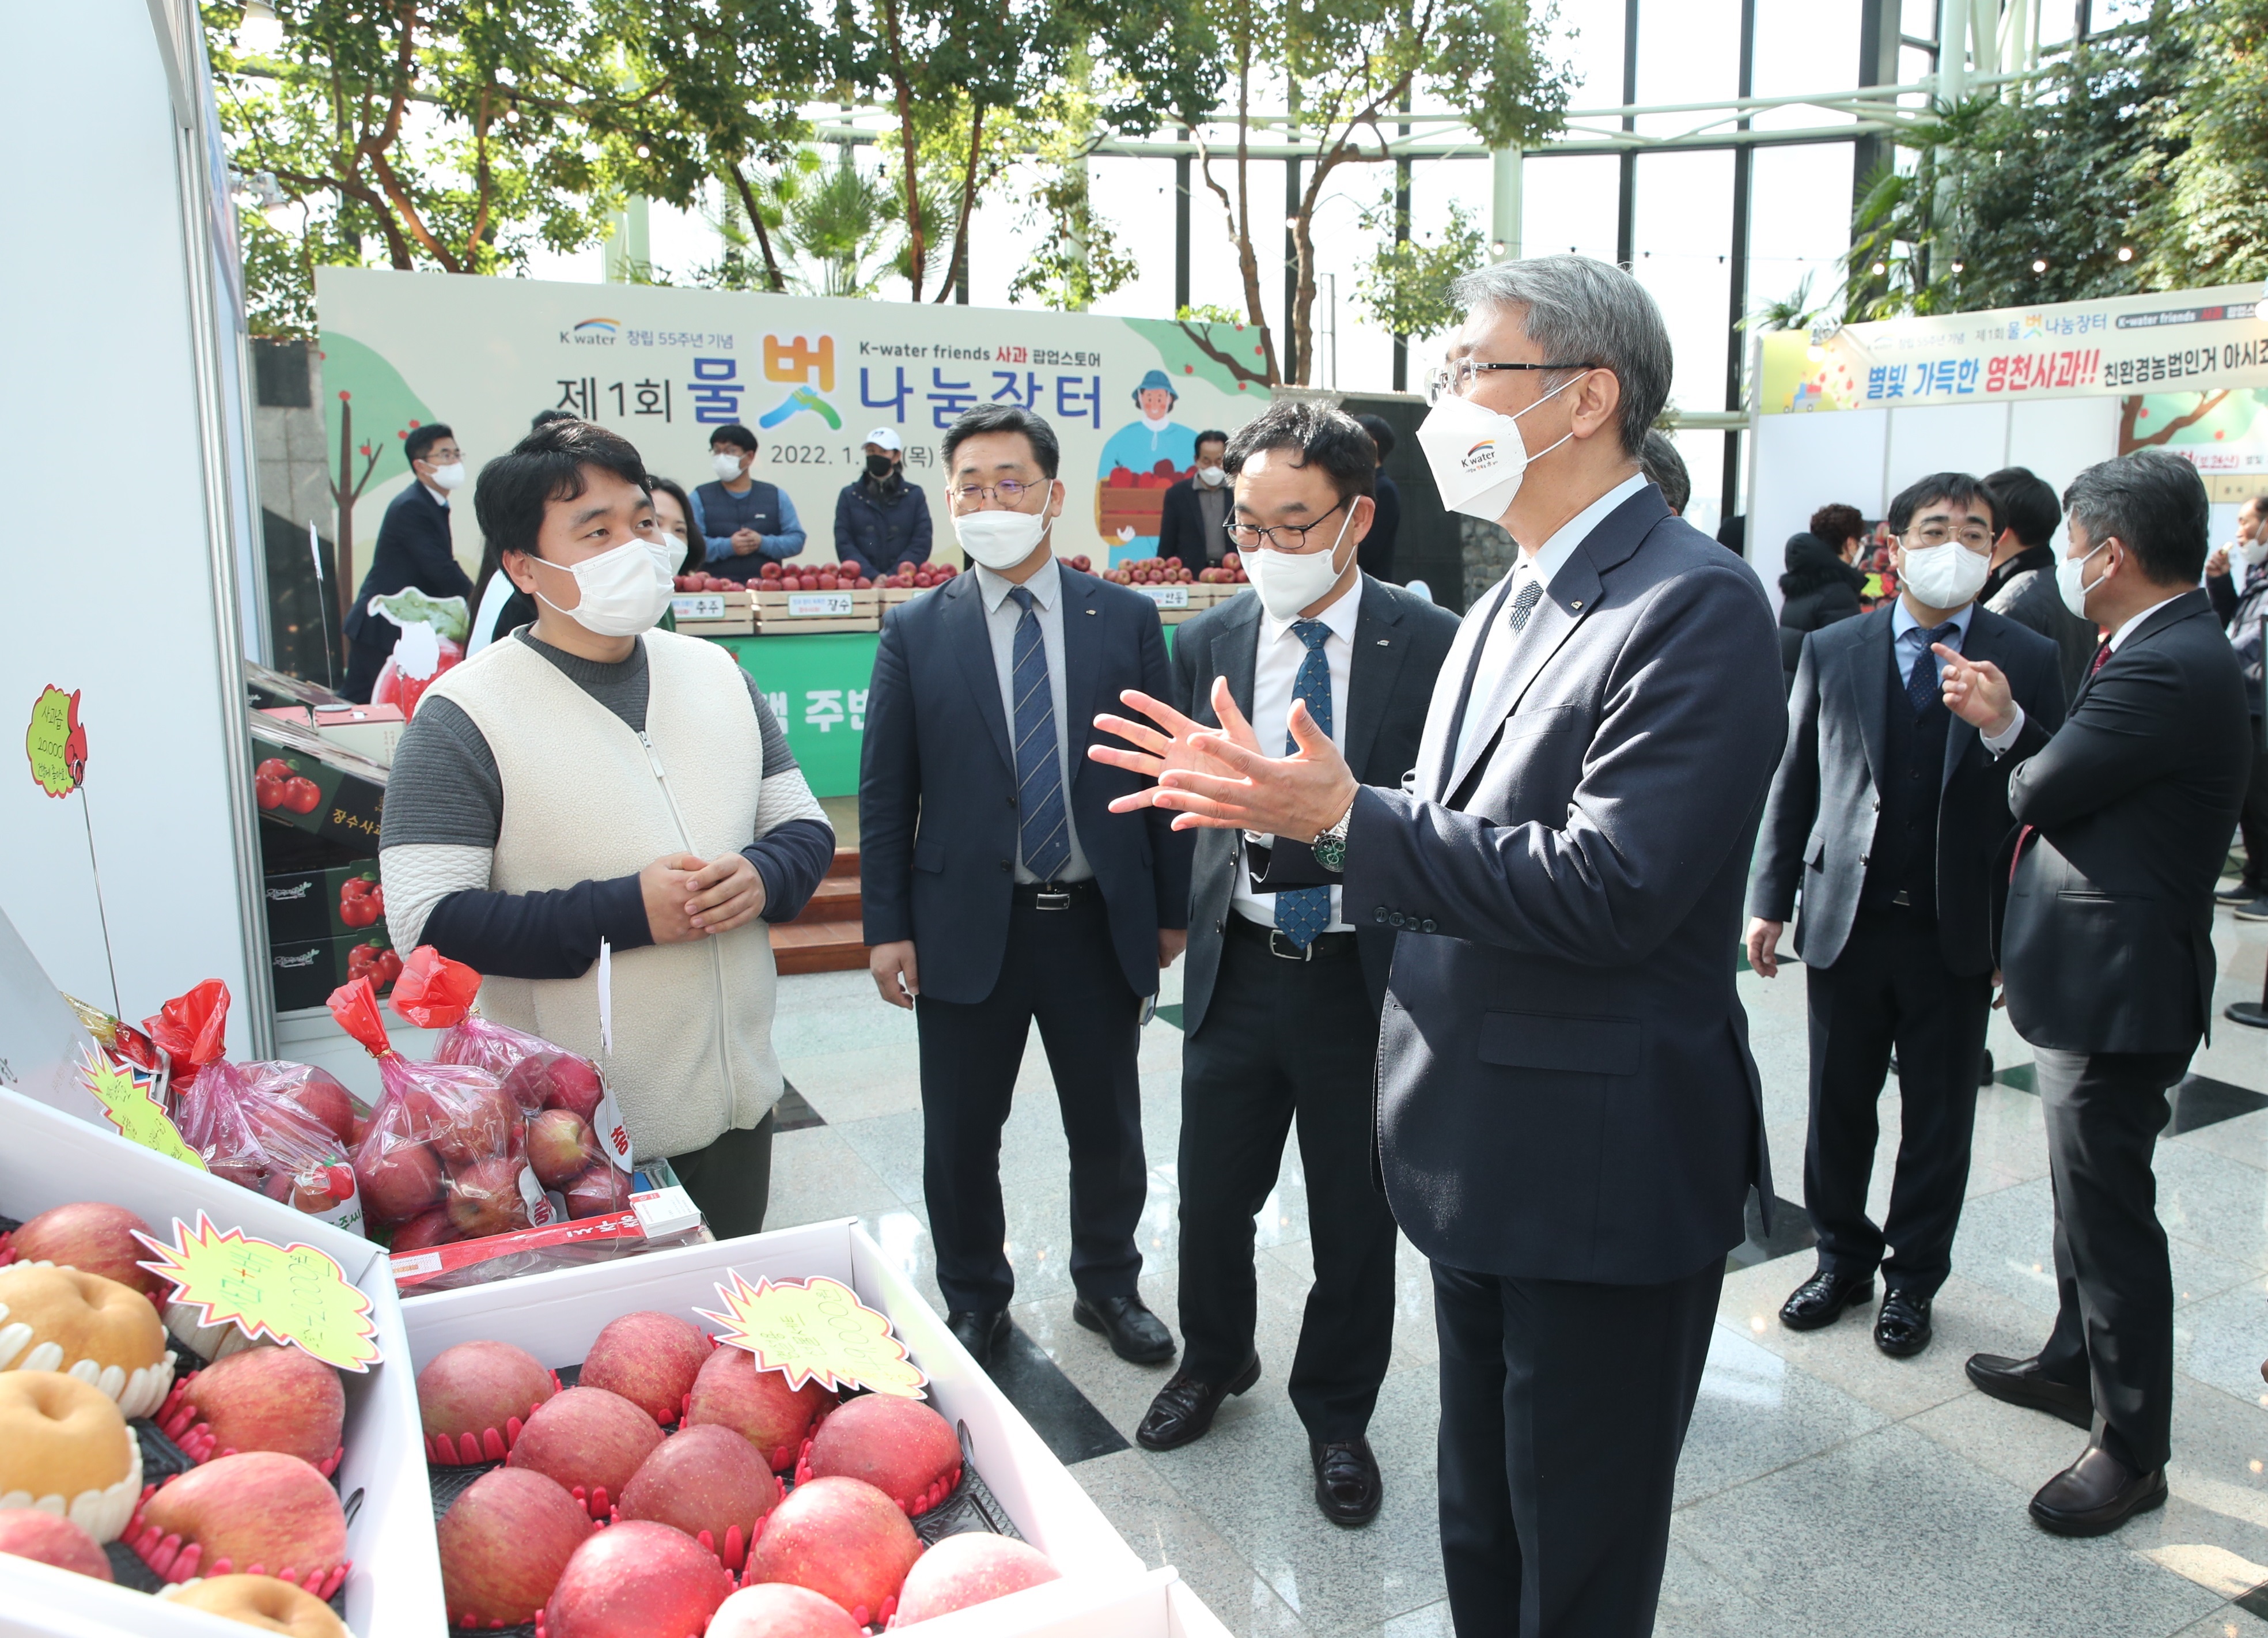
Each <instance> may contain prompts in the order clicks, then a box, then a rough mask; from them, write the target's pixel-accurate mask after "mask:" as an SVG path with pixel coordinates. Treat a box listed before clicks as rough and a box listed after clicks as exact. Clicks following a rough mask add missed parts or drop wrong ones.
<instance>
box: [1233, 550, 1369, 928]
mask: <svg viewBox="0 0 2268 1638" xmlns="http://www.w3.org/2000/svg"><path fill="white" fill-rule="evenodd" d="M1361 609H1362V577H1361V576H1360V575H1357V576H1356V577H1355V581H1354V584H1353V585H1352V586H1351V587H1348V588H1347V590H1346V592H1345V594H1344V595H1342V596H1341V597H1340V598H1339V600H1338V601H1337V602H1335V603H1333V604H1331V606H1330V607H1329V608H1328V609H1324V610H1323V611H1322V613H1321V614H1319V615H1317V616H1315V618H1316V619H1318V620H1320V621H1322V623H1324V624H1325V625H1327V626H1329V627H1330V629H1331V634H1330V635H1329V637H1327V638H1324V639H1323V660H1324V661H1325V662H1326V663H1327V664H1328V665H1329V667H1330V668H1331V743H1332V744H1334V745H1336V746H1337V747H1338V748H1339V749H1340V750H1341V751H1344V750H1345V749H1346V731H1347V683H1348V679H1349V678H1350V677H1351V675H1352V674H1353V671H1354V628H1355V622H1356V619H1357V617H1358V616H1359V614H1360V613H1361ZM1295 623H1296V621H1293V620H1278V618H1277V617H1276V616H1274V615H1271V614H1267V613H1263V614H1262V615H1261V616H1260V632H1259V638H1260V640H1259V646H1258V647H1257V648H1256V649H1255V650H1254V652H1253V656H1252V716H1251V718H1250V721H1251V723H1252V732H1253V733H1254V734H1255V735H1256V736H1257V737H1258V739H1259V741H1260V749H1261V750H1262V751H1263V753H1264V754H1265V755H1267V756H1281V755H1282V754H1283V748H1284V746H1285V743H1286V742H1287V740H1288V736H1289V735H1290V734H1291V731H1292V730H1291V726H1290V725H1291V720H1292V688H1293V687H1294V685H1296V684H1297V683H1298V682H1299V678H1300V663H1301V662H1302V661H1303V660H1306V659H1307V645H1306V644H1305V643H1302V642H1301V641H1300V638H1299V635H1298V634H1297V633H1296V632H1294V631H1292V626H1293V624H1295ZM1268 839H1269V840H1270V841H1273V840H1274V839H1275V838H1274V837H1269V838H1268ZM1339 892H1340V889H1338V888H1337V887H1334V888H1332V889H1331V919H1330V924H1329V926H1326V927H1325V928H1324V929H1323V931H1324V932H1326V933H1351V932H1353V931H1354V929H1353V928H1352V927H1351V926H1349V925H1348V924H1347V922H1346V920H1345V919H1344V918H1343V917H1342V916H1341V915H1340V914H1339ZM1229 908H1230V909H1231V910H1233V911H1235V912H1236V913H1237V914H1238V915H1240V916H1241V917H1243V918H1244V919H1246V920H1247V921H1256V922H1258V923H1259V924H1260V925H1261V926H1263V927H1272V926H1275V925H1276V896H1275V895H1274V894H1273V893H1256V892H1254V891H1253V890H1252V868H1251V865H1250V863H1249V861H1248V860H1247V859H1246V858H1245V856H1244V852H1243V850H1242V849H1241V848H1240V849H1238V850H1237V860H1236V888H1235V890H1234V892H1233V893H1232V894H1231V895H1230V897H1229Z"/></svg>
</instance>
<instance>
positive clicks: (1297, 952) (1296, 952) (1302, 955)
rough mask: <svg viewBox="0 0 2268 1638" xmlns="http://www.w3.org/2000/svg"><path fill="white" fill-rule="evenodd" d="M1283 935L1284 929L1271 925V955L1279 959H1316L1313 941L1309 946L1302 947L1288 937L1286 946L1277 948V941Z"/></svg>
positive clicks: (1269, 932)
mask: <svg viewBox="0 0 2268 1638" xmlns="http://www.w3.org/2000/svg"><path fill="white" fill-rule="evenodd" d="M1283 937H1284V930H1283V929H1282V928H1281V927H1270V928H1269V929H1268V953H1269V954H1270V956H1274V957H1275V958H1276V959H1277V960H1278V961H1313V960H1314V959H1315V947H1314V945H1313V944H1312V943H1311V944H1309V945H1308V946H1307V948H1305V949H1301V948H1300V947H1299V946H1298V945H1296V944H1293V943H1292V942H1291V941H1290V940H1288V939H1286V940H1285V948H1283V949H1278V948H1276V941H1277V940H1278V939H1281V938H1283Z"/></svg>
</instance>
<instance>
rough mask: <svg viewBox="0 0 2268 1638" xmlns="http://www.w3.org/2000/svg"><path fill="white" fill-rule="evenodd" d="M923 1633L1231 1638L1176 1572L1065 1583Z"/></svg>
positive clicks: (936, 1636) (946, 1618)
mask: <svg viewBox="0 0 2268 1638" xmlns="http://www.w3.org/2000/svg"><path fill="white" fill-rule="evenodd" d="M1012 1610H1013V1617H1012V1619H1010V1620H1005V1621H1003V1620H1001V1619H1000V1612H1009V1611H1012ZM921 1626H922V1627H923V1628H924V1631H923V1632H922V1634H921V1638H1001V1635H1003V1634H1013V1638H1229V1633H1228V1628H1227V1627H1224V1626H1222V1625H1221V1623H1220V1618H1219V1617H1218V1616H1216V1615H1215V1614H1214V1613H1213V1612H1211V1610H1209V1609H1207V1608H1206V1607H1205V1605H1204V1599H1202V1598H1200V1597H1197V1594H1196V1593H1194V1592H1192V1591H1190V1590H1189V1584H1188V1583H1186V1582H1184V1581H1182V1578H1181V1574H1180V1572H1179V1571H1177V1570H1175V1568H1173V1567H1172V1566H1171V1565H1167V1567H1166V1568H1164V1569H1158V1570H1152V1571H1151V1572H1150V1573H1149V1574H1148V1575H1144V1576H1141V1577H1140V1578H1138V1579H1137V1580H1134V1581H1131V1582H1126V1581H1116V1582H1111V1581H1074V1580H1071V1579H1070V1578H1068V1577H1066V1578H1065V1579H1064V1580H1062V1581H1056V1582H1049V1583H1046V1584H1045V1585H1043V1586H1038V1587H1034V1588H1031V1589H1029V1590H1027V1591H1024V1592H1020V1593H1018V1594H1017V1595H1016V1596H1015V1597H1014V1598H1013V1599H1007V1598H1003V1599H1000V1600H998V1601H997V1602H995V1603H992V1604H979V1605H974V1606H972V1607H971V1608H968V1609H966V1610H956V1611H955V1612H954V1613H952V1614H951V1615H939V1616H935V1617H932V1619H931V1620H926V1621H924V1622H922V1623H921Z"/></svg>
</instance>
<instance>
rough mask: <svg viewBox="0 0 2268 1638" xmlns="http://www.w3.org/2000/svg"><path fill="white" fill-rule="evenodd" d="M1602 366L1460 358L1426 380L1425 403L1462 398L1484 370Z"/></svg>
mask: <svg viewBox="0 0 2268 1638" xmlns="http://www.w3.org/2000/svg"><path fill="white" fill-rule="evenodd" d="M1604 368H1606V366H1605V365H1600V364H1484V363H1482V362H1480V361H1479V360H1478V359H1476V358H1460V359H1458V360H1457V361H1456V362H1455V363H1454V364H1452V365H1445V366H1444V367H1443V368H1441V369H1439V370H1436V371H1434V372H1433V373H1432V374H1431V375H1429V376H1427V377H1426V378H1425V402H1427V403H1429V404H1437V403H1440V402H1441V400H1443V399H1444V398H1462V397H1463V396H1464V395H1466V394H1467V393H1469V392H1470V391H1471V390H1472V386H1473V378H1474V377H1475V376H1476V375H1478V374H1479V373H1481V372H1482V371H1483V370H1602V369H1604Z"/></svg>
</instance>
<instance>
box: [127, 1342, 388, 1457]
mask: <svg viewBox="0 0 2268 1638" xmlns="http://www.w3.org/2000/svg"><path fill="white" fill-rule="evenodd" d="M180 1408H181V1409H183V1410H186V1411H188V1412H191V1413H194V1415H195V1420H197V1421H198V1422H201V1423H203V1426H204V1428H205V1429H206V1432H205V1434H204V1435H202V1436H200V1437H199V1438H198V1439H197V1443H198V1444H200V1445H204V1446H205V1447H206V1448H208V1449H210V1450H216V1451H218V1452H219V1453H221V1454H223V1455H226V1454H228V1453H230V1452H232V1451H237V1450H274V1451H278V1452H280V1453H281V1454H283V1455H285V1456H296V1457H298V1458H299V1459H300V1460H301V1461H303V1462H306V1463H307V1464H309V1465H312V1466H313V1467H317V1468H321V1467H323V1466H325V1465H327V1464H328V1463H329V1462H330V1460H331V1458H332V1457H335V1456H336V1455H337V1454H338V1450H339V1433H340V1430H341V1429H342V1428H343V1427H344V1426H345V1422H346V1413H347V1396H346V1390H345V1388H344V1387H343V1386H342V1384H341V1383H340V1381H339V1373H338V1372H337V1371H336V1370H335V1369H333V1368H332V1367H330V1366H329V1365H327V1364H325V1363H324V1362H323V1361H321V1360H319V1359H317V1358H316V1357H315V1356H314V1355H313V1354H303V1353H301V1352H300V1351H299V1350H298V1348H293V1347H259V1348H247V1349H245V1350H244V1352H242V1353H241V1354H230V1355H229V1356H228V1357H227V1358H226V1359H225V1360H215V1361H213V1362H212V1363H211V1364H210V1365H208V1366H206V1367H205V1368H204V1369H203V1370H201V1371H199V1372H197V1373H196V1375H195V1376H191V1377H190V1378H189V1379H188V1381H187V1382H186V1383H183V1384H182V1386H181V1405H180ZM167 1432H168V1433H169V1434H172V1435H173V1441H174V1442H175V1443H177V1444H180V1445H181V1447H182V1449H184V1450H189V1449H190V1447H189V1445H188V1443H186V1442H184V1440H185V1436H186V1435H185V1434H175V1433H173V1428H172V1425H171V1423H170V1421H169V1422H168V1425H167ZM208 1440H209V1441H210V1443H209V1444H207V1441H208ZM190 1453H191V1454H192V1455H195V1454H196V1452H195V1450H191V1451H190Z"/></svg>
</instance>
